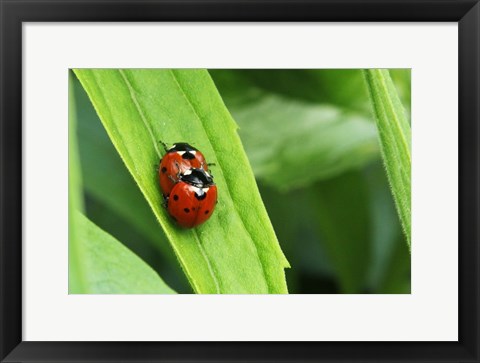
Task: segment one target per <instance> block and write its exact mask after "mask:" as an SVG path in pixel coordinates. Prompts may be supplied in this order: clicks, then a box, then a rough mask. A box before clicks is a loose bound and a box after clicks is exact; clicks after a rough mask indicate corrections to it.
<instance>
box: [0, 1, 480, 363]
mask: <svg viewBox="0 0 480 363" xmlns="http://www.w3.org/2000/svg"><path fill="white" fill-rule="evenodd" d="M0 12H1V44H0V46H1V68H0V97H1V98H0V100H1V101H0V102H1V104H0V110H1V114H0V137H1V141H0V142H1V145H0V146H1V156H0V158H1V159H0V160H1V161H0V170H1V188H0V193H1V194H0V198H1V218H0V223H1V224H0V234H1V237H0V246H1V250H0V251H1V256H0V258H1V270H0V274H1V275H0V309H1V310H0V325H1V326H0V359H1V361H2V362H8V363H10V362H47V361H58V362H59V361H65V362H73V361H75V362H101V361H123V362H135V361H138V362H145V361H149V362H167V361H169V362H170V361H171V362H186V361H188V362H200V361H202V362H206V361H212V362H214V361H215V362H217V361H218V362H220V361H225V362H233V361H235V362H240V361H245V362H248V361H255V362H267V361H269V362H274V361H276V362H300V361H429V362H434V361H444V362H479V361H480V354H479V351H480V344H479V341H480V339H479V303H480V301H479V292H480V280H479V265H480V256H479V228H478V218H479V213H478V210H479V187H480V184H479V172H480V167H479V165H480V158H479V145H480V137H479V116H480V111H479V100H480V72H479V68H480V4H479V2H478V1H473V0H457V1H454V0H418V1H417V0H415V1H412V0H403V1H399V0H393V1H388V0H383V1H376V0H366V1H363V0H357V1H355V0H337V1H321V0H299V1H295V0H291V1H285V0H271V1H269V0H260V1H249V0H232V1H229V0H198V1H194V0H176V1H175V0H165V1H162V0H120V1H105V0H98V1H92V0H63V1H59V0H38V1H35V0H0ZM27 21H28V22H74V21H75V22H78V21H80V22H98V21H102V22H120V21H121V22H128V21H137V22H138V21H233V22H237V21H265V22H271V21H286V22H289V21H319V22H322V21H329V22H330V21H354V22H363V21H369V22H376V21H382V22H387V21H396V22H412V21H413V22H416V21H424V22H437V21H441V22H458V25H459V28H458V29H459V33H458V40H459V50H458V56H459V58H458V60H459V73H458V74H459V95H458V97H459V98H458V101H459V217H458V218H459V219H458V222H459V281H458V282H459V296H458V298H459V341H458V342H32V341H28V342H27V341H22V23H23V22H27Z"/></svg>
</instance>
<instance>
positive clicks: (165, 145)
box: [158, 140, 168, 151]
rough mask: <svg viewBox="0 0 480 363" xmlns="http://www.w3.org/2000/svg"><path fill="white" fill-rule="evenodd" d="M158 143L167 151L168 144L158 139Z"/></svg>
mask: <svg viewBox="0 0 480 363" xmlns="http://www.w3.org/2000/svg"><path fill="white" fill-rule="evenodd" d="M158 142H159V143H160V144H162V146H163V148H164V149H165V151H168V146H167V144H165V143H164V142H163V141H162V140H159V141H158Z"/></svg>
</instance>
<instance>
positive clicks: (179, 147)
mask: <svg viewBox="0 0 480 363" xmlns="http://www.w3.org/2000/svg"><path fill="white" fill-rule="evenodd" d="M179 151H180V152H182V151H183V152H191V151H197V149H195V148H194V147H193V146H192V145H190V144H187V143H186V142H176V143H175V144H173V146H172V147H171V148H170V149H168V152H169V153H176V152H179Z"/></svg>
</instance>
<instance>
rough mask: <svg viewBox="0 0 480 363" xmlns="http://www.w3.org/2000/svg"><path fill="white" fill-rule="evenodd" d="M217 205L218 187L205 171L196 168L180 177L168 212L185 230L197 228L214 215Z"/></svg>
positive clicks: (172, 193) (169, 203)
mask: <svg viewBox="0 0 480 363" xmlns="http://www.w3.org/2000/svg"><path fill="white" fill-rule="evenodd" d="M216 204H217V186H216V185H215V183H214V182H213V178H212V176H211V175H210V174H208V172H207V171H205V170H204V169H201V168H200V169H199V168H194V169H190V170H187V171H185V172H184V173H183V174H181V175H180V176H179V181H178V182H177V183H176V184H175V185H174V187H173V188H172V191H171V192H170V196H169V197H168V198H167V210H168V213H169V214H170V216H171V217H172V218H173V219H174V220H175V221H176V222H177V223H178V224H179V225H180V226H181V227H184V228H192V227H196V226H198V225H199V224H202V223H203V222H205V221H206V220H207V219H208V218H210V216H211V215H212V213H213V211H214V209H215V205H216Z"/></svg>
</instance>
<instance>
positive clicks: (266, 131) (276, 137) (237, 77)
mask: <svg viewBox="0 0 480 363" xmlns="http://www.w3.org/2000/svg"><path fill="white" fill-rule="evenodd" d="M213 74H214V77H215V78H214V79H215V82H216V84H217V85H218V86H219V89H220V92H221V94H222V95H223V97H224V99H225V102H226V104H227V106H228V108H229V110H230V111H231V112H232V115H233V116H234V118H235V120H236V121H237V122H238V123H239V125H240V136H241V138H242V141H243V142H244V145H245V149H246V151H247V154H248V156H249V159H250V161H251V163H252V166H253V169H254V172H255V176H256V177H257V178H259V179H261V180H262V181H264V182H265V183H267V184H269V185H272V186H275V187H277V188H279V189H283V190H286V189H292V188H299V187H304V186H307V185H310V184H312V183H313V182H315V181H316V180H324V179H328V178H331V177H334V176H337V175H340V174H342V173H343V172H345V171H348V170H351V169H359V168H361V167H363V166H364V165H366V164H367V163H369V162H371V161H372V160H374V159H376V158H377V157H379V147H378V141H377V132H376V129H375V125H374V124H373V122H370V120H369V119H368V118H367V117H365V116H363V115H362V114H361V113H360V112H350V111H344V110H343V109H342V108H339V107H337V106H335V105H331V104H326V103H323V104H314V103H311V102H306V101H304V100H300V99H297V98H293V97H286V96H285V95H282V94H281V93H280V92H279V93H273V92H270V91H271V89H269V91H268V92H267V91H265V89H262V88H259V87H258V86H257V85H256V84H254V83H249V78H247V79H245V77H243V76H244V74H245V72H242V71H238V72H237V71H215V72H213ZM247 74H249V73H247ZM255 74H256V75H257V77H259V75H260V74H261V73H255ZM267 74H268V72H267ZM281 74H282V73H281ZM360 80H361V78H360ZM311 87H313V86H311ZM292 88H295V87H294V86H293V87H292ZM320 90H321V88H319V92H320Z"/></svg>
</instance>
